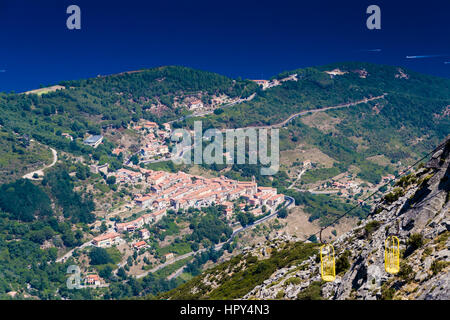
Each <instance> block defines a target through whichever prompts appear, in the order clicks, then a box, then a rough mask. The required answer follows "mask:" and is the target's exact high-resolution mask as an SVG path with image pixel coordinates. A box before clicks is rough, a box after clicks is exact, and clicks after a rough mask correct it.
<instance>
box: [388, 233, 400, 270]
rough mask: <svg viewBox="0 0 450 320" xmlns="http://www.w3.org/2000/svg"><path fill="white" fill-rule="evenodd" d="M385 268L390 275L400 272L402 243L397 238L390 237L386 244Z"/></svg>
mask: <svg viewBox="0 0 450 320" xmlns="http://www.w3.org/2000/svg"><path fill="white" fill-rule="evenodd" d="M384 268H385V269H386V272H387V273H390V274H396V273H398V272H399V271H400V241H399V240H398V238H397V237H395V236H390V237H388V238H387V239H386V241H385V243H384Z"/></svg>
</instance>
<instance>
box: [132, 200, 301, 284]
mask: <svg viewBox="0 0 450 320" xmlns="http://www.w3.org/2000/svg"><path fill="white" fill-rule="evenodd" d="M284 199H285V205H284V208H289V207H290V206H291V205H292V204H293V203H294V198H292V197H289V196H284ZM277 214H278V211H275V212H273V213H271V214H269V215H267V216H265V217H263V218H261V219H259V220H256V221H255V222H253V223H252V224H250V225H247V226H245V227H239V228H237V229H235V230H234V231H233V233H232V234H231V236H230V238H229V239H228V240H227V241H225V242H222V243H219V244H216V245H215V246H214V249H215V250H220V249H221V248H222V247H223V246H224V245H225V244H226V243H230V242H231V241H233V239H234V237H235V236H237V235H238V234H239V233H241V232H243V231H245V230H247V229H250V228H253V227H254V226H256V225H258V224H260V223H263V222H265V221H267V220H269V219H271V218H273V217H275V216H276V215H277ZM208 249H209V248H204V249H200V250H198V251H195V252H194V251H191V252H188V253H185V254H183V255H181V256H177V257H175V258H174V259H171V260H169V261H167V262H165V263H163V264H160V265H158V266H156V267H154V268H153V269H150V270H148V271H146V272H144V273H141V274H140V275H137V276H136V279H140V278H143V277H145V276H146V275H148V274H149V273H153V272H156V271H158V270H160V269H162V268H165V267H167V266H168V265H171V264H172V263H175V262H177V261H180V260H183V259H185V258H187V257H190V256H193V255H195V254H197V253H200V252H204V251H206V250H208ZM180 269H181V268H180ZM180 269H178V270H177V271H176V273H179V274H181V271H180ZM172 278H174V276H173V275H172Z"/></svg>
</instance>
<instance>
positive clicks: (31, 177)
mask: <svg viewBox="0 0 450 320" xmlns="http://www.w3.org/2000/svg"><path fill="white" fill-rule="evenodd" d="M50 150H52V154H53V162H52V163H50V164H49V165H48V166H45V167H43V168H41V169H39V170H35V171H33V172H30V173H27V174H26V175H24V176H23V177H22V178H24V179H30V180H40V179H42V177H43V176H44V170H45V169H48V168H51V167H53V166H54V165H55V164H56V161H58V153H57V152H56V150H55V149H53V148H50ZM35 174H37V175H38V176H39V178H34V177H33V176H34V175H35Z"/></svg>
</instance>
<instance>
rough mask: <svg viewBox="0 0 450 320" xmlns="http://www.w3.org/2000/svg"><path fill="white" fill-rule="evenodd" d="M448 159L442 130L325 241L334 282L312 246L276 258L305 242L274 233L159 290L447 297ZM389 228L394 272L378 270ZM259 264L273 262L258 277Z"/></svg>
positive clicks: (213, 294) (184, 294) (449, 144)
mask: <svg viewBox="0 0 450 320" xmlns="http://www.w3.org/2000/svg"><path fill="white" fill-rule="evenodd" d="M449 165H450V137H448V138H447V139H446V140H445V141H444V142H443V143H442V144H441V145H440V146H439V147H438V148H436V149H435V153H434V154H433V156H432V159H431V160H430V161H429V162H428V163H427V164H426V165H425V166H424V167H422V168H420V169H418V170H417V171H415V172H413V173H411V174H410V175H408V176H405V177H403V178H401V179H400V180H398V181H397V182H396V189H394V191H393V192H392V193H389V194H386V195H385V196H384V197H383V201H382V202H380V203H379V205H378V208H377V209H376V210H375V211H374V213H373V214H372V215H371V216H370V217H369V218H368V219H367V220H365V221H363V222H362V224H361V225H360V226H358V227H357V228H355V229H353V230H352V231H350V232H348V233H346V234H345V235H343V236H341V237H339V238H338V239H337V240H336V241H335V242H334V243H333V245H334V247H335V250H336V273H337V277H336V280H335V281H334V282H327V283H325V282H322V281H321V278H320V274H319V268H320V264H319V259H318V255H317V252H318V247H317V246H316V247H315V249H314V250H312V251H308V253H309V255H308V254H303V255H301V254H299V255H298V257H297V259H296V258H295V255H296V254H295V253H294V254H293V257H291V260H290V263H287V264H286V265H285V266H283V265H282V264H280V263H277V261H279V260H278V258H277V256H278V255H279V254H280V252H282V253H283V254H286V255H288V254H289V252H290V250H291V248H293V247H297V248H300V247H302V246H305V245H308V244H307V243H306V244H303V243H302V242H297V239H295V238H292V237H289V236H287V235H278V236H277V237H276V238H275V239H270V241H268V242H267V243H260V244H258V245H257V246H256V247H255V248H247V250H246V251H245V252H244V253H243V254H242V255H241V256H239V257H238V258H235V259H234V260H230V261H228V262H226V263H224V264H222V265H219V266H217V267H215V268H213V269H211V270H207V271H205V272H204V273H203V274H202V275H200V276H198V277H196V278H194V279H193V280H192V281H190V282H188V283H186V284H185V285H183V286H181V287H180V288H177V289H175V290H173V291H171V292H169V293H167V294H166V295H164V296H163V297H164V298H175V299H182V298H189V297H191V294H192V293H196V295H195V297H196V298H205V299H207V298H243V299H393V298H394V299H449V298H450V287H449V282H448V281H449V273H448V271H449V266H450V263H449V247H450V240H449V234H450V232H449V229H450V220H449V209H450V201H449V198H450V179H449V178H450V169H449ZM390 235H395V236H397V237H398V238H399V239H400V249H401V255H402V257H401V268H400V272H399V273H398V274H396V275H390V274H387V273H386V272H385V271H384V241H385V239H386V237H387V236H390ZM309 245H313V244H309ZM291 252H292V251H291ZM274 253H275V254H274ZM249 261H250V262H251V263H250V264H249ZM266 265H277V266H278V268H277V270H276V271H274V272H273V273H272V274H271V275H270V276H269V277H264V274H267V273H268V272H267V271H268V270H267V269H264V267H263V266H266ZM245 270H247V274H245V275H244V274H242V272H245ZM263 270H264V272H263ZM248 274H250V275H252V277H253V278H254V279H256V278H257V279H258V281H255V282H254V283H252V285H253V286H254V287H253V289H252V290H250V291H249V292H248V293H247V294H242V290H241V289H242V286H241V287H239V286H236V285H234V286H233V283H236V282H238V281H239V279H241V280H243V279H245V277H248ZM244 287H248V285H246V286H244ZM218 292H222V293H225V294H222V295H218V294H217V293H218Z"/></svg>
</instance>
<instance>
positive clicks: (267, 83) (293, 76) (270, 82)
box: [252, 74, 298, 90]
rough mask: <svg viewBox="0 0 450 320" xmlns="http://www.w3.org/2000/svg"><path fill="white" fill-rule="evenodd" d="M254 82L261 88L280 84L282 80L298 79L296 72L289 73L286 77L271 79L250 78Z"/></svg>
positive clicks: (264, 88)
mask: <svg viewBox="0 0 450 320" xmlns="http://www.w3.org/2000/svg"><path fill="white" fill-rule="evenodd" d="M252 81H253V82H255V83H256V84H258V85H259V86H261V87H262V89H263V90H266V89H269V88H273V87H276V86H279V85H281V84H282V83H283V82H286V81H298V78H297V74H291V75H289V76H288V77H286V78H283V79H273V80H252Z"/></svg>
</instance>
